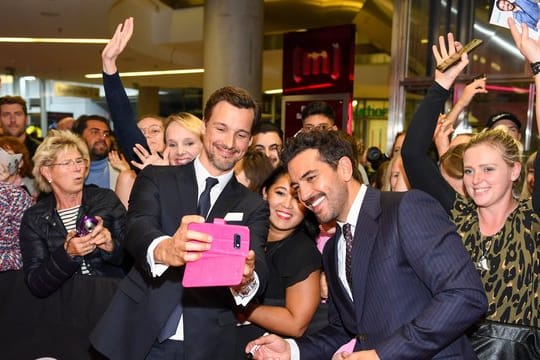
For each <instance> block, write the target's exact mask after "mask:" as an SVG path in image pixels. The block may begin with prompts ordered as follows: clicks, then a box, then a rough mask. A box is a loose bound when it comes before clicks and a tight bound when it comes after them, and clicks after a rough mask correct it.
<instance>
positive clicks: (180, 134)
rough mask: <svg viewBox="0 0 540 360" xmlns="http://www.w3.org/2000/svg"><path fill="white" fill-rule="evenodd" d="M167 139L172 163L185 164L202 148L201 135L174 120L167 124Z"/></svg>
mask: <svg viewBox="0 0 540 360" xmlns="http://www.w3.org/2000/svg"><path fill="white" fill-rule="evenodd" d="M165 139H166V143H167V148H168V149H169V164H170V165H185V164H187V163H189V162H191V161H193V160H194V159H195V158H196V157H197V155H199V153H200V152H201V149H202V141H201V138H200V137H199V135H197V134H195V133H193V132H191V131H189V130H188V129H186V128H185V127H183V126H182V125H180V124H179V123H177V122H176V121H172V122H171V123H169V125H168V126H167V130H166V132H165Z"/></svg>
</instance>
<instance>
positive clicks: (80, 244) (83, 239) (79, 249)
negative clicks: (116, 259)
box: [64, 230, 96, 258]
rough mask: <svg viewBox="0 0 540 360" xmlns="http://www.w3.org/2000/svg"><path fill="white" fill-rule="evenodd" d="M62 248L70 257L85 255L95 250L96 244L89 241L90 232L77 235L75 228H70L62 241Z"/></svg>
mask: <svg viewBox="0 0 540 360" xmlns="http://www.w3.org/2000/svg"><path fill="white" fill-rule="evenodd" d="M64 249H65V250H66V252H67V253H68V255H69V256H71V257H72V258H73V257H75V256H85V255H88V254H90V253H91V252H92V251H94V250H96V245H95V244H93V243H92V242H91V241H90V234H88V235H85V236H77V232H76V231H75V230H71V231H70V232H69V233H68V234H67V237H66V240H65V241H64Z"/></svg>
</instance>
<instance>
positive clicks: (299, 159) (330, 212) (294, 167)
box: [288, 149, 354, 223]
mask: <svg viewBox="0 0 540 360" xmlns="http://www.w3.org/2000/svg"><path fill="white" fill-rule="evenodd" d="M288 169H289V175H290V178H291V182H292V184H293V188H294V189H295V190H296V191H297V193H298V198H299V199H300V201H302V203H303V204H304V205H305V206H306V207H307V208H308V209H310V210H311V211H313V213H314V214H315V216H316V217H317V219H318V220H319V222H320V223H327V222H330V221H332V220H335V219H337V220H339V221H345V220H346V218H347V214H348V213H349V209H350V204H352V200H354V199H350V198H349V197H350V196H349V186H348V183H349V182H350V181H351V180H352V168H351V166H350V160H349V159H347V158H345V157H343V158H341V159H340V160H339V163H338V166H337V169H334V168H332V166H330V165H329V164H328V163H326V162H324V161H322V160H321V159H320V155H319V151H318V150H316V149H307V150H304V151H302V152H300V153H298V154H297V155H296V156H295V157H294V158H292V159H291V160H290V161H289V163H288ZM353 196H354V195H353Z"/></svg>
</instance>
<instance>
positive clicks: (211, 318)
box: [91, 87, 269, 360]
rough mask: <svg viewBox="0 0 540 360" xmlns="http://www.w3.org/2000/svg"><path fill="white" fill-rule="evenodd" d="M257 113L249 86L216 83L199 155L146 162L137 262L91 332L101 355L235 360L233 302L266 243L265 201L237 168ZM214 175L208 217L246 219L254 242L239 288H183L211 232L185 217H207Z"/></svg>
mask: <svg viewBox="0 0 540 360" xmlns="http://www.w3.org/2000/svg"><path fill="white" fill-rule="evenodd" d="M259 117H260V112H259V107H258V105H257V103H256V101H255V100H254V99H253V98H252V97H251V96H250V95H249V94H248V93H247V92H246V91H245V90H243V89H239V88H234V87H225V88H222V89H219V90H217V91H216V92H214V93H213V94H212V95H211V97H210V98H209V100H208V102H207V103H206V107H205V112H204V124H203V128H202V132H203V149H202V152H201V154H200V155H199V156H198V157H197V158H196V159H195V161H194V162H193V163H190V164H188V165H184V166H158V167H152V166H150V167H147V168H145V169H144V170H143V171H142V172H141V173H140V174H139V176H138V177H137V180H136V181H135V184H134V187H133V191H132V193H131V198H130V203H129V211H128V221H127V237H126V238H127V241H126V248H127V249H128V251H129V252H130V253H131V254H132V255H133V256H134V258H135V260H136V265H135V266H134V268H133V269H132V271H131V272H130V273H129V274H128V275H127V277H126V278H125V279H124V280H123V281H122V283H121V284H120V288H119V291H118V292H117V294H116V295H115V298H114V299H113V301H112V302H111V304H110V306H109V308H108V309H107V311H106V313H105V314H104V316H103V317H102V319H101V320H100V322H99V323H98V324H97V326H96V327H95V328H94V330H93V332H92V334H91V342H92V344H93V345H94V347H95V348H96V349H97V350H98V351H99V352H101V353H102V354H103V355H105V356H107V357H108V358H110V359H126V360H128V359H129V360H133V359H175V360H176V359H189V360H192V359H230V358H231V356H232V355H231V354H232V352H233V351H234V345H235V342H236V337H235V336H236V319H235V316H234V312H233V309H234V308H235V306H236V305H247V302H249V301H250V300H251V299H252V298H253V297H254V296H257V295H258V294H259V293H260V292H261V291H262V290H263V289H264V287H265V282H266V278H267V268H266V264H265V260H264V249H263V247H264V244H265V242H266V236H267V233H268V216H269V214H268V207H267V205H266V203H265V202H264V201H263V200H262V198H261V197H260V196H259V195H258V194H255V193H252V192H250V191H249V190H247V189H246V188H245V187H244V186H242V185H240V184H239V183H238V182H237V181H236V179H235V177H234V174H233V167H234V164H235V163H236V162H237V161H238V160H240V159H241V158H242V156H244V154H245V152H246V151H247V149H248V146H249V143H250V141H251V131H252V129H253V127H254V126H255V125H256V123H257V121H258V119H259ZM210 177H213V178H215V179H217V184H215V185H214V186H213V187H211V190H209V191H210V199H209V200H210V204H209V205H210V211H209V212H208V215H207V217H206V221H207V222H212V221H213V220H214V218H224V219H225V220H226V221H227V223H229V224H242V225H247V226H248V227H249V229H250V237H251V239H250V248H251V250H250V252H249V255H248V257H247V260H246V265H245V269H244V276H243V280H242V283H241V284H240V285H239V286H237V287H235V288H228V287H204V288H184V287H183V286H182V284H181V281H182V276H183V271H184V265H185V264H186V263H187V262H189V261H196V260H197V259H199V258H200V256H201V253H202V252H204V251H206V250H207V249H208V248H209V246H210V244H209V243H208V242H209V237H208V235H206V234H203V233H200V232H195V231H187V224H188V223H190V222H204V221H205V218H204V217H202V216H199V215H193V214H198V213H200V212H199V211H200V210H201V209H198V206H199V207H202V203H203V202H204V201H203V200H202V199H203V193H206V192H207V191H206V186H207V185H205V183H206V182H207V181H206V180H207V179H208V178H210ZM197 199H199V201H198V200H197ZM207 201H208V200H207ZM204 212H206V211H204ZM189 240H199V241H200V242H193V241H189ZM224 271H226V269H224ZM176 316H177V317H176ZM171 324H172V331H171Z"/></svg>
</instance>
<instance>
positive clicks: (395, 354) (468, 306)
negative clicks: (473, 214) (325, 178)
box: [298, 189, 487, 360]
mask: <svg viewBox="0 0 540 360" xmlns="http://www.w3.org/2000/svg"><path fill="white" fill-rule="evenodd" d="M337 238H339V231H338V233H337V234H336V237H335V238H334V239H332V240H330V241H329V242H328V244H327V245H326V248H325V250H324V255H323V261H324V269H325V271H326V274H327V277H328V286H329V291H330V298H331V299H332V300H331V304H330V310H329V317H330V319H329V320H330V325H329V326H328V327H327V328H325V329H323V330H321V331H320V332H318V333H316V334H314V335H312V336H309V337H307V338H302V339H300V340H299V341H298V345H299V347H300V354H301V358H302V359H321V360H322V359H325V360H327V359H330V358H331V355H332V353H333V352H334V351H335V350H336V349H338V348H339V346H340V345H342V344H344V343H346V342H348V341H349V339H350V338H351V337H355V336H356V337H357V345H356V348H355V351H359V350H367V349H375V350H376V351H377V354H378V355H379V357H380V358H381V359H382V360H384V359H415V360H418V359H431V358H443V357H444V358H445V359H446V358H452V359H474V358H476V357H475V355H474V353H473V351H472V348H471V346H470V344H469V343H468V341H467V340H466V338H465V336H463V333H464V332H465V330H466V329H467V328H468V327H469V326H470V325H472V324H473V323H474V322H475V321H476V320H477V319H478V318H479V317H480V316H481V315H482V314H483V313H484V312H485V310H486V307H487V300H486V296H485V294H484V290H483V287H482V284H481V282H480V279H479V276H478V274H477V272H476V270H475V269H474V267H473V265H472V263H471V260H470V257H469V255H468V254H467V252H466V251H465V249H464V247H463V245H462V243H461V239H460V237H459V236H458V234H457V233H456V232H455V226H454V225H453V224H452V223H451V222H450V220H449V219H448V215H447V214H446V212H445V211H444V210H443V209H442V207H441V205H440V204H439V203H438V202H437V201H436V200H435V199H433V198H432V197H430V196H429V195H427V194H425V193H423V192H421V191H417V190H412V191H409V192H407V193H381V192H379V191H378V190H374V189H368V190H367V193H366V196H365V198H364V202H363V204H362V207H361V210H360V214H359V216H358V221H357V224H356V230H355V234H354V243H353V255H352V276H353V289H352V293H353V298H354V303H353V302H351V300H350V298H349V296H348V295H347V293H346V291H345V289H344V288H343V286H342V284H341V281H340V280H339V279H338V270H337V251H336V239H337Z"/></svg>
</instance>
